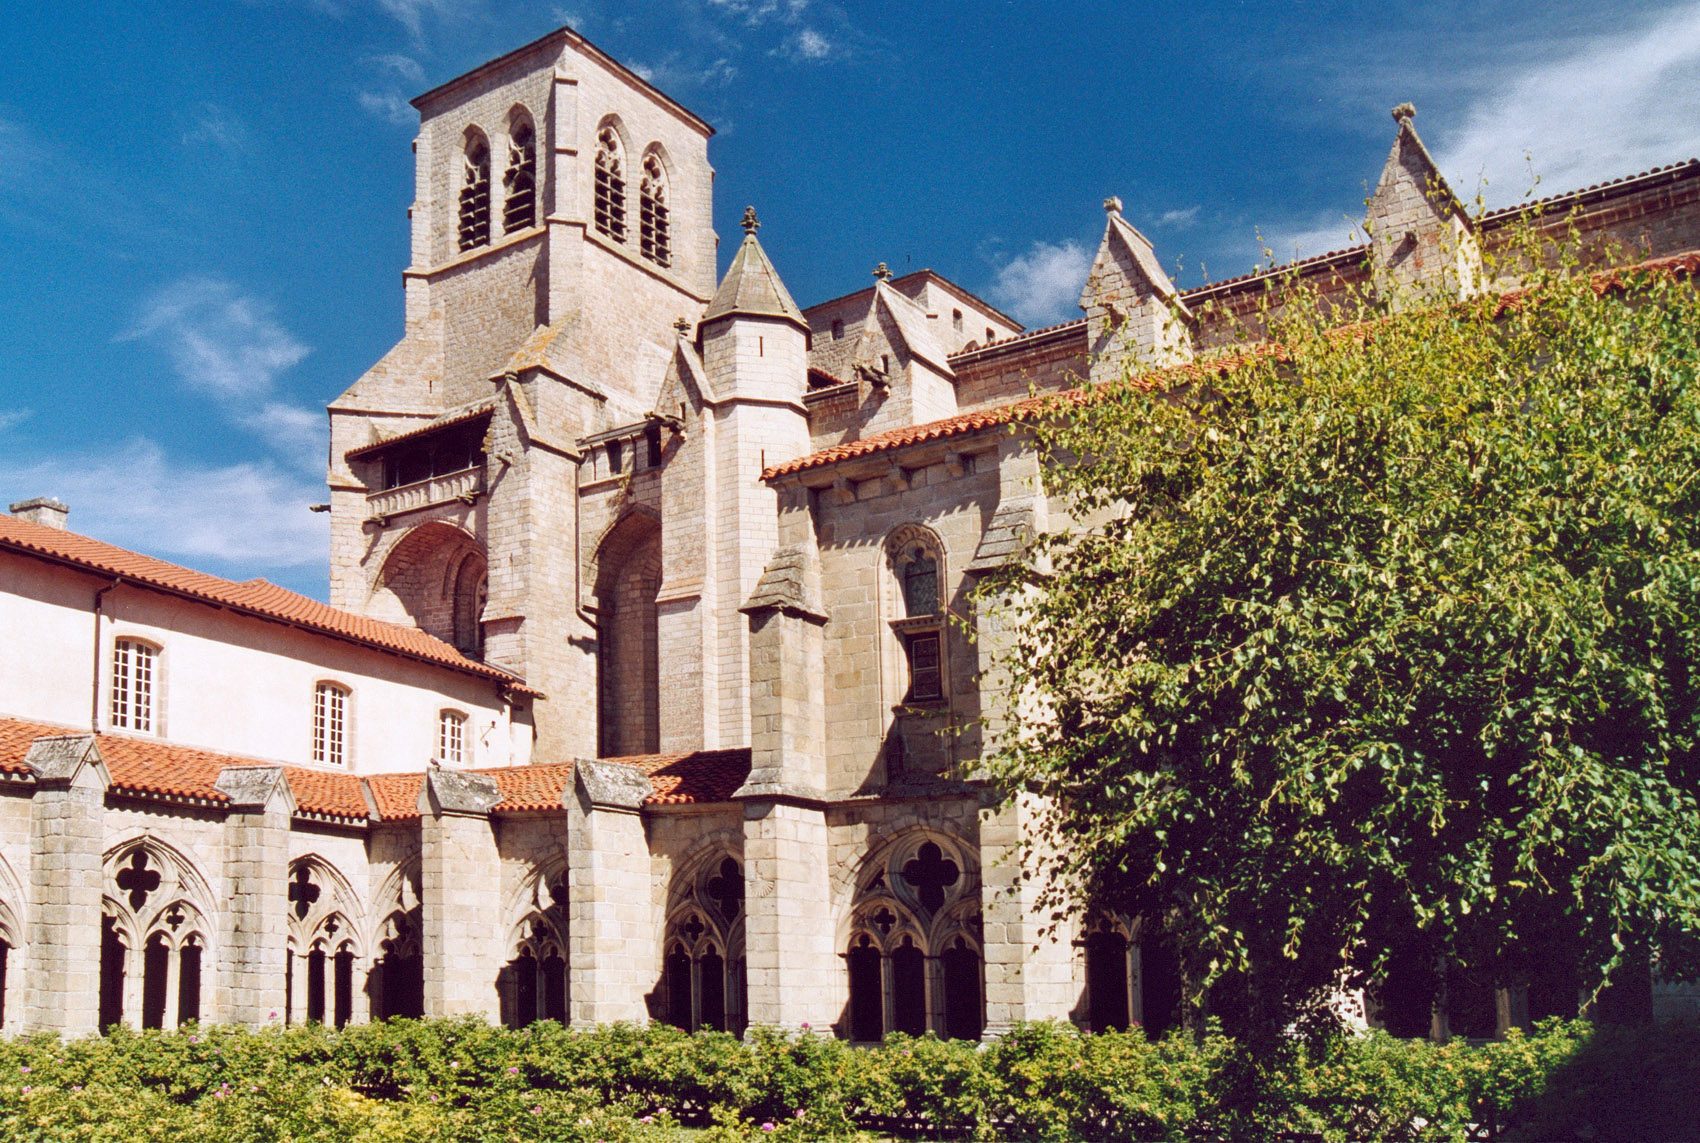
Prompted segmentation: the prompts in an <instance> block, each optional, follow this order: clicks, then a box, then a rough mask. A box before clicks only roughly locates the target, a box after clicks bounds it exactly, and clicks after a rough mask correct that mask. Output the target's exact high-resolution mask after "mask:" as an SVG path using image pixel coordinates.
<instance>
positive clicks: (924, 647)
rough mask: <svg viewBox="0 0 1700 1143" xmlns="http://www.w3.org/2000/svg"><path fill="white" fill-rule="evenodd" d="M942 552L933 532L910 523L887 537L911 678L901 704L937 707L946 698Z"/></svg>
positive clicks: (898, 631) (894, 621) (898, 630)
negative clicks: (929, 704)
mask: <svg viewBox="0 0 1700 1143" xmlns="http://www.w3.org/2000/svg"><path fill="white" fill-rule="evenodd" d="M942 557H943V551H942V548H941V546H940V544H939V542H938V537H937V536H935V535H934V534H933V533H932V532H931V531H930V530H929V529H926V528H922V527H919V526H916V525H907V526H905V527H902V528H899V529H897V530H896V531H894V532H893V533H892V534H891V535H890V536H889V537H887V539H886V561H887V566H888V568H889V569H890V574H891V575H892V577H893V578H894V579H895V581H896V588H897V591H896V595H897V599H896V601H895V603H896V608H895V609H894V610H895V612H896V614H894V615H893V616H892V618H891V629H892V632H893V633H894V634H895V635H896V636H897V640H898V643H899V644H900V645H901V646H902V648H903V659H904V665H905V667H906V668H907V671H906V675H907V677H906V678H905V679H904V680H903V683H902V686H903V693H902V695H901V697H900V698H899V699H898V701H900V702H903V703H937V702H942V701H943V700H944V698H945V697H946V696H945V669H944V666H945V664H944V636H945V630H944V592H943V590H942V586H943V584H942V579H941V576H940V568H941V567H942V564H943V558H942Z"/></svg>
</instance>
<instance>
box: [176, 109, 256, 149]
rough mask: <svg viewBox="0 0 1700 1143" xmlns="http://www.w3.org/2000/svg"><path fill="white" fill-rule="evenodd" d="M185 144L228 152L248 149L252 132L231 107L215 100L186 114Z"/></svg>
mask: <svg viewBox="0 0 1700 1143" xmlns="http://www.w3.org/2000/svg"><path fill="white" fill-rule="evenodd" d="M184 120H185V124H184V128H183V145H184V146H186V147H195V146H202V145H210V146H213V147H217V148H218V149H219V150H221V151H225V152H227V153H229V154H233V155H234V154H237V153H239V152H242V151H246V150H248V148H249V146H250V144H251V142H252V134H251V132H250V131H249V130H248V125H247V124H246V123H244V122H243V121H242V119H241V118H240V117H239V116H237V115H236V114H235V113H234V112H232V111H231V110H230V109H229V108H226V107H220V106H219V105H218V104H216V103H200V104H197V105H196V106H195V107H194V108H193V109H192V110H191V111H190V113H189V114H188V115H186V116H185V117H184Z"/></svg>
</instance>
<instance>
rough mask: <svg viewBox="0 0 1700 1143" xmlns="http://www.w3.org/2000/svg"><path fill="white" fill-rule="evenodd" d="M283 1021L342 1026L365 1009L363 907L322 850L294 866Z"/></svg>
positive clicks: (291, 870) (291, 873) (289, 887)
mask: <svg viewBox="0 0 1700 1143" xmlns="http://www.w3.org/2000/svg"><path fill="white" fill-rule="evenodd" d="M287 893H288V897H289V909H288V919H289V938H288V942H287V949H288V959H287V960H286V962H285V969H284V991H285V1001H284V1022H285V1023H286V1024H290V1023H300V1022H303V1021H306V1022H312V1023H318V1024H331V1025H334V1026H335V1027H338V1028H341V1027H343V1026H345V1025H347V1024H348V1023H350V1022H351V1021H353V1020H355V1019H359V1018H361V1017H363V1016H364V1015H365V1013H363V1012H361V1011H359V1005H357V1003H356V997H357V995H358V993H359V991H360V990H359V984H360V982H361V981H362V980H363V979H364V978H365V976H366V974H367V969H366V965H367V963H368V961H367V955H366V938H365V921H364V909H363V908H362V906H361V902H360V899H359V897H358V895H357V894H356V893H355V891H354V887H353V885H352V884H351V883H350V882H349V880H348V878H346V877H344V876H343V875H342V873H341V871H339V870H338V869H337V868H336V866H335V865H333V864H331V862H329V861H327V860H326V859H325V858H323V857H321V856H319V855H318V854H306V855H304V856H302V857H298V858H296V859H295V860H294V861H292V862H290V864H289V876H288V889H287Z"/></svg>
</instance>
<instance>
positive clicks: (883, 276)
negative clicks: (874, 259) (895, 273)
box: [874, 262, 891, 282]
mask: <svg viewBox="0 0 1700 1143" xmlns="http://www.w3.org/2000/svg"><path fill="white" fill-rule="evenodd" d="M874 277H876V278H878V279H879V280H880V281H882V282H888V281H890V280H891V267H890V266H887V265H886V264H885V263H884V262H881V263H880V264H879V265H878V266H875V267H874Z"/></svg>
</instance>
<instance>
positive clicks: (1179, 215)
mask: <svg viewBox="0 0 1700 1143" xmlns="http://www.w3.org/2000/svg"><path fill="white" fill-rule="evenodd" d="M1200 209H1202V208H1201V207H1200V206H1199V205H1198V204H1196V203H1195V204H1193V205H1192V206H1189V207H1187V208H1186V209H1185V210H1165V211H1164V212H1163V213H1162V214H1159V215H1158V216H1157V225H1158V226H1167V227H1169V228H1170V229H1171V230H1185V229H1186V228H1187V227H1189V226H1193V225H1196V224H1197V222H1198V212H1199V210H1200Z"/></svg>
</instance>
